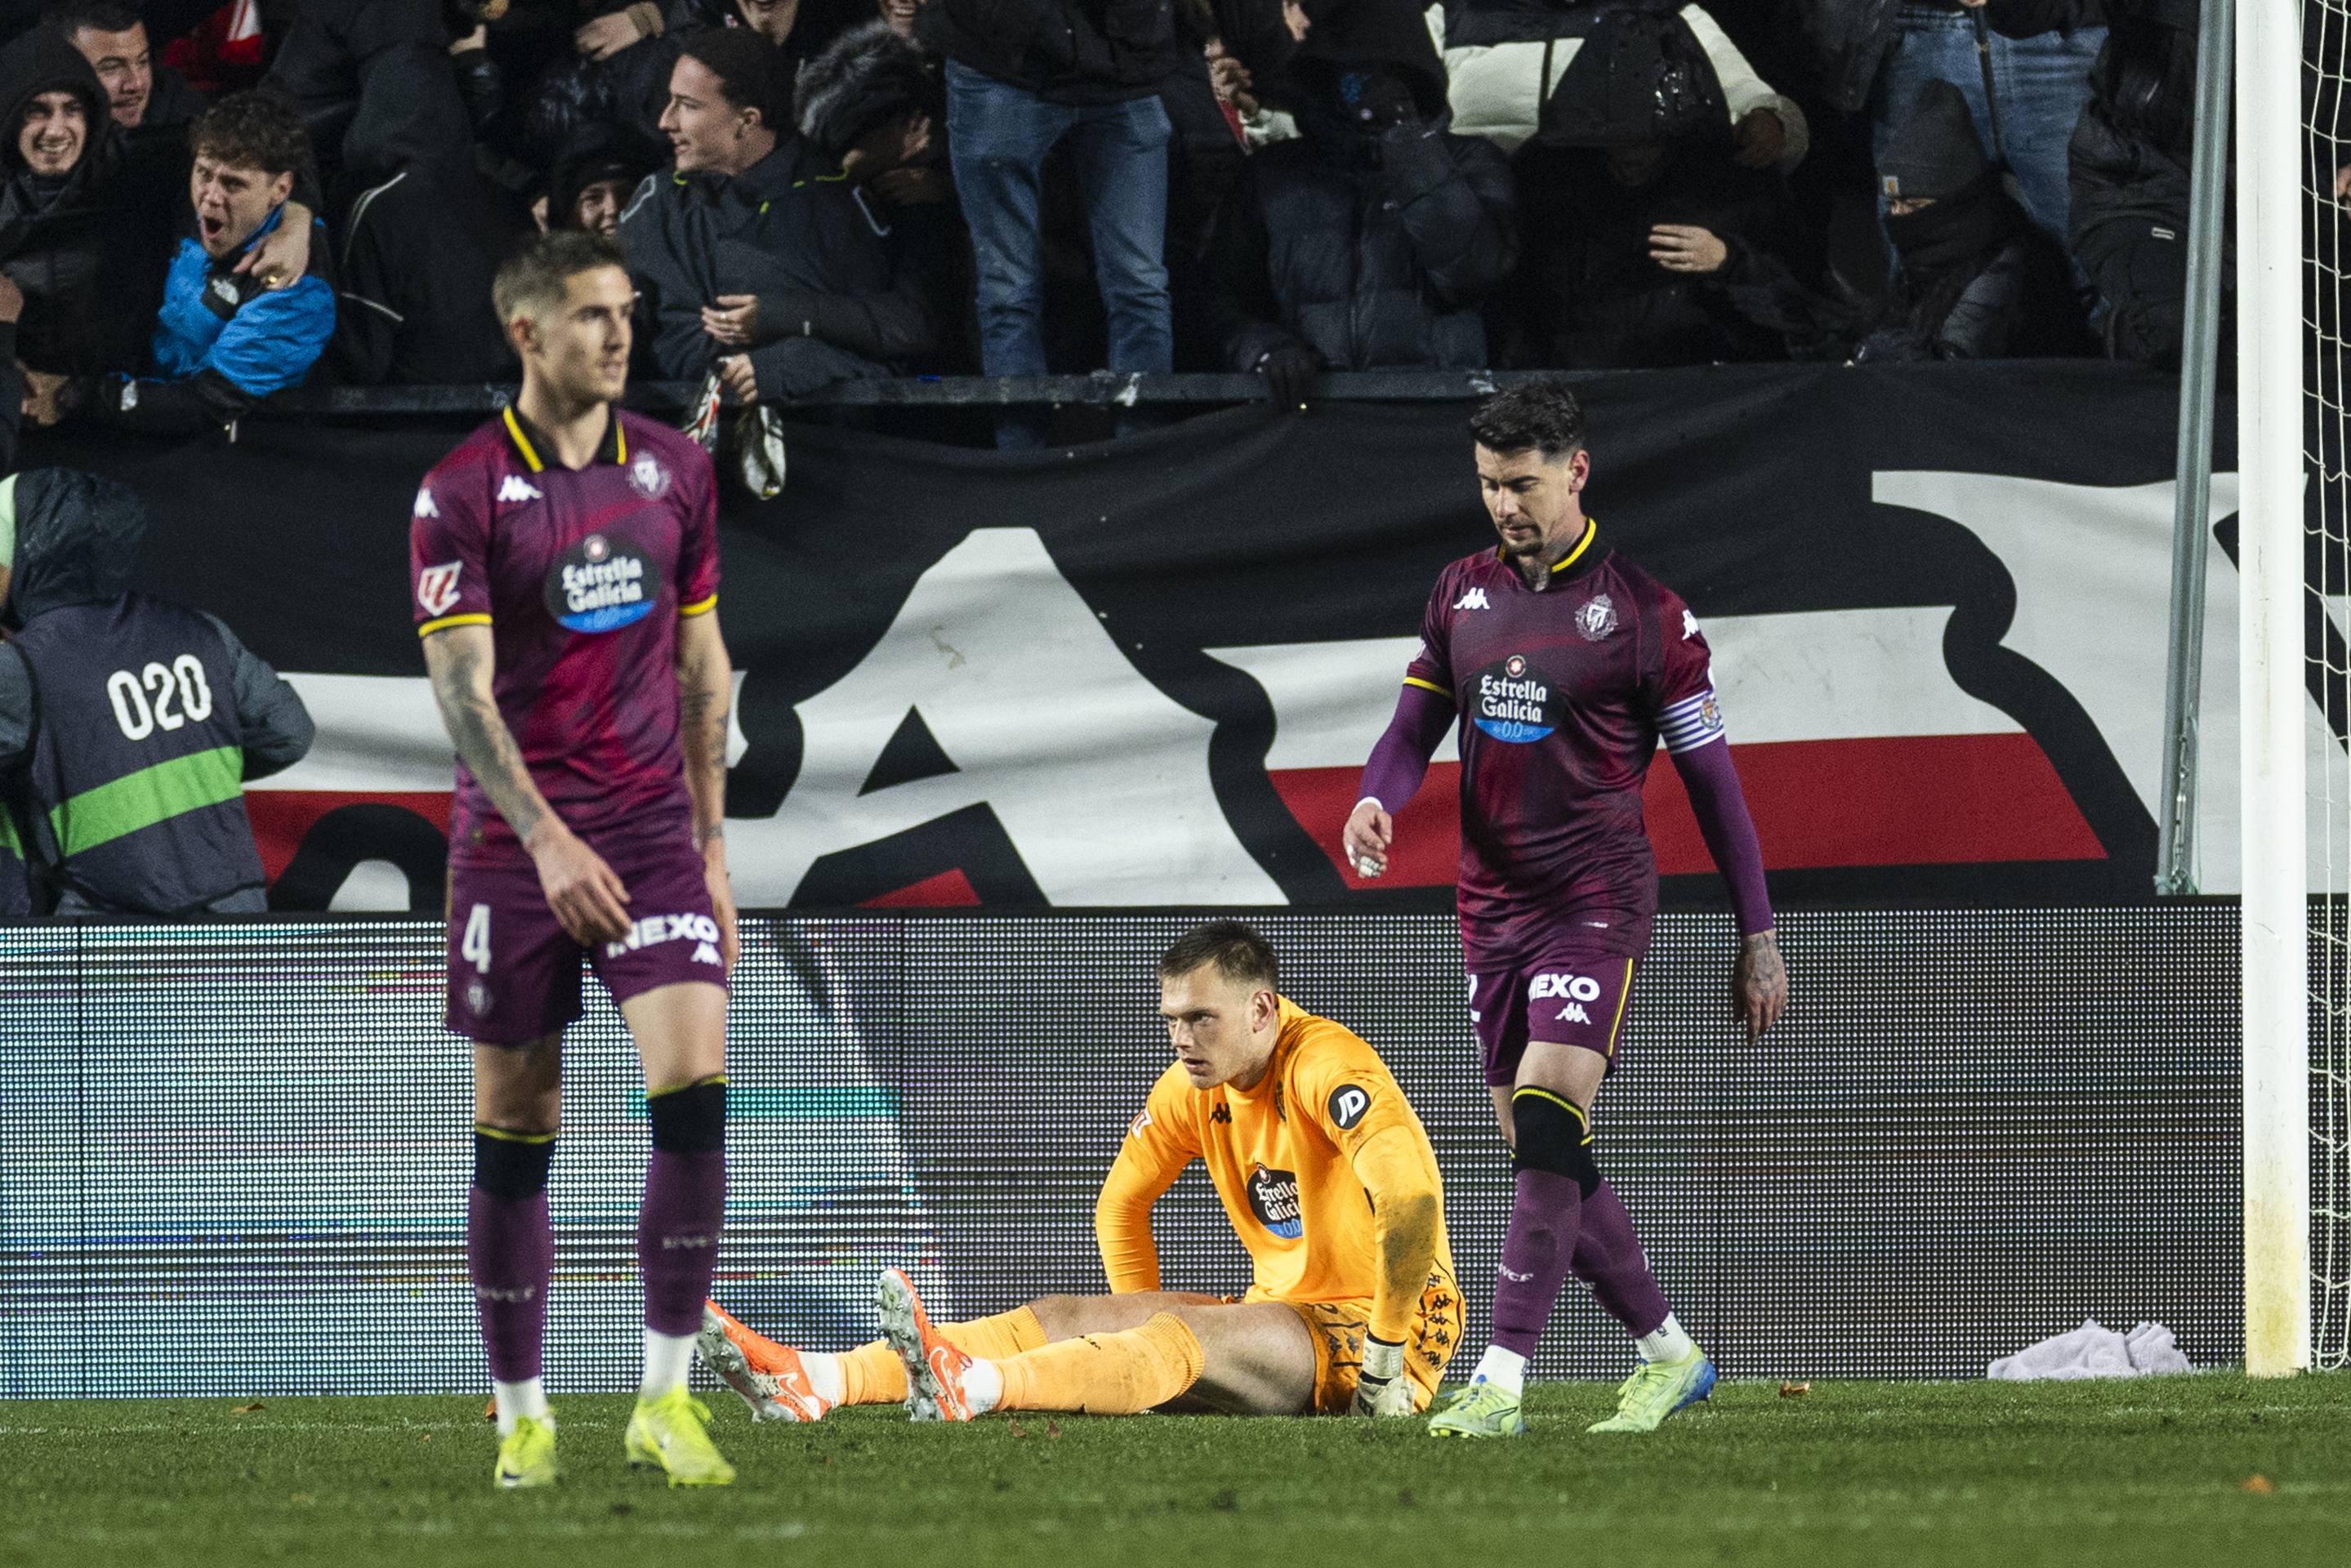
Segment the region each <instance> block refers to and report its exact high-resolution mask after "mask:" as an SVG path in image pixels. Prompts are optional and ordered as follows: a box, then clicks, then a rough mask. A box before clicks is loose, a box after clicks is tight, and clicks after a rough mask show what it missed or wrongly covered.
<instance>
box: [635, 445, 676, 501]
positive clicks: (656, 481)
mask: <svg viewBox="0 0 2351 1568" xmlns="http://www.w3.org/2000/svg"><path fill="white" fill-rule="evenodd" d="M629 488H630V489H632V490H633V491H635V492H636V493H638V494H640V495H642V496H643V497H644V498H645V499H646V500H648V501H659V500H660V499H661V498H662V497H663V496H664V495H667V494H668V493H669V470H667V469H665V468H664V467H663V466H662V465H661V462H660V460H659V459H657V458H655V457H654V456H653V453H651V452H641V453H639V454H638V456H637V459H636V461H635V462H632V463H630V464H629Z"/></svg>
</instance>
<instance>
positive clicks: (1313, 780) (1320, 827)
mask: <svg viewBox="0 0 2351 1568" xmlns="http://www.w3.org/2000/svg"><path fill="white" fill-rule="evenodd" d="M1269 776H1270V777H1271V778H1272V780H1273V787H1274V790H1275V791H1276V793H1278V794H1280V796H1281V804H1282V805H1286V806H1288V807H1289V808H1290V815H1292V816H1294V817H1296V818H1297V819H1298V821H1299V826H1302V827H1303V828H1305V829H1306V831H1307V832H1309V833H1311V834H1312V835H1313V836H1314V842H1315V843H1316V844H1317V845H1319V846H1322V853H1323V854H1325V855H1327V856H1329V857H1331V864H1332V865H1333V866H1336V867H1338V868H1339V875H1340V876H1342V877H1345V878H1346V879H1347V886H1348V887H1349V888H1450V887H1451V886H1453V873H1454V869H1455V867H1458V865H1459V864H1460V862H1461V764H1460V763H1430V764H1429V768H1428V778H1427V781H1426V783H1424V784H1422V785H1421V786H1420V793H1419V794H1416V795H1414V796H1413V797H1412V802H1411V804H1410V805H1406V806H1405V808H1404V811H1403V814H1402V815H1399V816H1398V817H1397V818H1396V833H1395V846H1393V848H1391V850H1390V851H1389V854H1388V868H1387V873H1386V875H1384V876H1383V877H1378V878H1377V879H1376V880H1368V881H1367V880H1365V879H1364V877H1358V876H1356V875H1355V868H1354V867H1353V866H1351V865H1349V864H1348V862H1347V857H1346V856H1345V855H1343V854H1342V853H1341V852H1340V848H1339V835H1340V833H1341V832H1342V831H1343V829H1344V828H1345V827H1346V826H1347V815H1348V814H1349V813H1350V812H1352V811H1353V810H1354V809H1355V802H1357V801H1358V800H1361V799H1362V798H1363V797H1362V796H1361V795H1359V794H1356V793H1355V791H1356V790H1357V789H1358V788H1359V787H1361V785H1362V784H1363V777H1364V770H1363V769H1361V768H1278V769H1275V770H1273V771H1272V772H1271V774H1270V775H1269Z"/></svg>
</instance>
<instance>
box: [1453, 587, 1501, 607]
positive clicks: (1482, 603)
mask: <svg viewBox="0 0 2351 1568" xmlns="http://www.w3.org/2000/svg"><path fill="white" fill-rule="evenodd" d="M1453 607H1454V608H1455V609H1458V610H1473V609H1492V608H1493V605H1492V604H1491V603H1489V601H1488V599H1487V597H1486V590H1485V589H1483V588H1471V589H1470V590H1469V591H1468V593H1466V594H1463V595H1462V596H1461V597H1459V598H1458V599H1455V600H1454V601H1453Z"/></svg>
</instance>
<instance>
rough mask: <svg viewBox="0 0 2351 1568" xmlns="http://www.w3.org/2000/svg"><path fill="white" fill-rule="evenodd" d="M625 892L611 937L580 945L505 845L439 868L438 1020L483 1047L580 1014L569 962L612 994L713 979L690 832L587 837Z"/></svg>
mask: <svg viewBox="0 0 2351 1568" xmlns="http://www.w3.org/2000/svg"><path fill="white" fill-rule="evenodd" d="M589 845H590V847H591V848H593V849H594V850H595V851H596V853H598V854H599V855H601V856H602V857H604V859H605V861H606V863H607V864H609V865H610V866H611V867H612V869H613V871H614V872H615V873H617V874H618V875H619V877H620V878H621V882H622V886H623V887H625V888H627V889H628V891H629V901H628V904H627V905H626V906H625V908H626V909H628V912H629V914H630V916H631V917H632V919H634V920H635V921H636V925H635V926H634V928H632V929H631V930H630V932H629V934H628V936H627V937H626V938H624V939H622V940H620V941H617V942H599V943H597V944H596V945H595V946H594V947H592V948H586V949H583V948H581V947H580V944H579V943H578V942H575V941H573V940H571V939H570V937H569V936H568V935H566V934H565V932H564V929H563V927H562V925H561V924H560V923H559V922H558V921H557V919H556V918H555V911H554V910H552V909H549V908H548V907H547V895H546V894H545V893H544V892H542V891H541V890H540V888H539V886H538V867H536V866H534V865H533V864H532V863H531V859H530V857H529V856H528V855H525V854H523V853H521V852H520V851H519V850H517V851H516V852H515V854H514V857H512V858H511V859H507V858H504V857H501V858H498V859H495V860H489V861H486V862H475V863H472V864H456V863H453V864H452V865H451V866H450V867H449V1013H448V1021H449V1027H450V1028H451V1029H453V1030H455V1031H456V1032H457V1033H460V1034H463V1035H465V1036H467V1037H469V1038H471V1039H474V1040H478V1041H480V1042H482V1043H483V1044H488V1045H527V1044H529V1043H530V1042H532V1041H534V1040H537V1039H539V1038H541V1037H542V1036H545V1035H549V1034H553V1033H557V1032H558V1031H559V1030H560V1029H562V1028H563V1026H564V1025H565V1024H567V1023H571V1022H572V1021H573V1020H575V1019H577V1018H578V1017H579V1016H580V960H581V959H582V958H585V959H586V960H587V961H589V962H590V963H591V964H593V965H595V966H596V973H597V975H598V977H599V978H601V980H602V981H603V982H604V989H605V990H606V991H608V992H611V997H612V1001H613V1002H615V1003H616V1004H617V1003H619V1002H626V1001H628V1000H629V998H631V997H632V996H638V995H642V994H643V992H648V991H653V990H656V989H658V988H660V987H662V986H664V985H676V984H678V983H680V982H682V981H697V980H698V981H706V982H707V983H709V984H712V985H716V986H720V987H724V986H725V985H726V959H725V956H724V954H723V953H722V951H721V948H720V942H719V931H718V921H717V919H716V916H714V915H713V913H712V911H711V907H710V884H709V883H708V882H706V881H705V880H704V878H703V871H702V857H701V856H700V855H699V854H697V853H695V847H694V841H693V839H691V838H690V837H684V836H676V837H673V836H667V835H664V836H663V837H662V838H661V839H659V840H657V841H653V842H650V843H649V842H647V841H646V840H645V839H643V837H622V836H617V835H615V836H600V837H596V838H590V840H589Z"/></svg>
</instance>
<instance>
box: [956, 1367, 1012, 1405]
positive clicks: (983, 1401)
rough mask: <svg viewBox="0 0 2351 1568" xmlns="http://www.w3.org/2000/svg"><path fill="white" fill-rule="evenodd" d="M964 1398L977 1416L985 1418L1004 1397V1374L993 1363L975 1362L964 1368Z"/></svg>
mask: <svg viewBox="0 0 2351 1568" xmlns="http://www.w3.org/2000/svg"><path fill="white" fill-rule="evenodd" d="M963 1397H964V1401H965V1403H967V1404H968V1405H969V1406H970V1407H971V1413H972V1414H973V1415H975V1416H985V1415H987V1413H988V1412H989V1411H990V1410H993V1409H995V1408H996V1404H997V1401H998V1400H999V1399H1001V1398H1003V1397H1004V1374H1003V1373H1001V1372H998V1370H997V1369H996V1363H994V1362H993V1361H975V1362H973V1363H972V1364H971V1365H970V1366H967V1367H965V1368H964V1373H963Z"/></svg>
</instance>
